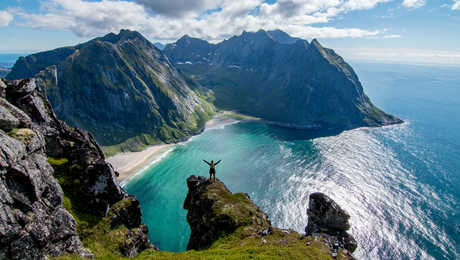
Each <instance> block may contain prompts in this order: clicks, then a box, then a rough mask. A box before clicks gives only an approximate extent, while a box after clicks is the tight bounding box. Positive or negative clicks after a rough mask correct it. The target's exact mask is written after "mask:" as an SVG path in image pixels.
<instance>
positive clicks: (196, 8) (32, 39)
mask: <svg viewBox="0 0 460 260" xmlns="http://www.w3.org/2000/svg"><path fill="white" fill-rule="evenodd" d="M120 29H132V30H137V31H139V32H141V33H142V34H143V35H144V36H145V37H146V38H148V39H149V40H150V41H152V42H157V41H159V42H162V43H169V42H173V41H175V40H177V39H178V38H180V37H181V36H183V35H185V34H188V35H189V36H192V37H198V38H202V39H205V40H208V41H210V42H213V43H217V42H219V41H222V40H224V39H227V38H229V37H231V36H233V35H239V34H241V33H242V32H243V31H257V30H259V29H265V30H273V29H281V30H283V31H285V32H287V33H289V34H290V35H291V36H294V37H299V38H303V39H306V40H309V41H310V40H312V39H314V38H317V39H318V40H319V41H320V42H321V43H322V44H323V46H325V47H329V48H333V49H335V50H336V51H337V52H338V53H339V54H340V55H342V56H343V57H344V58H345V59H352V60H358V61H359V60H363V61H383V62H397V63H414V64H417V63H420V64H447V65H459V66H460V0H444V1H436V0H265V1H264V0H193V1H192V0H1V1H0V53H33V52H37V51H43V50H49V49H54V48H57V47H62V46H68V45H75V44H78V43H81V42H85V41H87V40H89V39H91V38H94V37H98V36H102V35H105V34H107V33H109V32H115V33H117V32H118V31H119V30H120Z"/></svg>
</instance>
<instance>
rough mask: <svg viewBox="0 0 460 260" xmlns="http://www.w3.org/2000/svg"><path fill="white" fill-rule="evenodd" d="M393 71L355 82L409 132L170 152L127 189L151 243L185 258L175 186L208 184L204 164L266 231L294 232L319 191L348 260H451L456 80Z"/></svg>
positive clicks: (228, 136) (232, 127) (298, 136)
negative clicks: (353, 247) (266, 222)
mask: <svg viewBox="0 0 460 260" xmlns="http://www.w3.org/2000/svg"><path fill="white" fill-rule="evenodd" d="M370 67H371V66H367V65H366V66H365V68H366V69H368V68H370ZM384 69H385V68H384ZM397 70H398V71H396V72H391V73H390V72H387V73H386V74H385V73H384V74H382V73H381V71H382V68H380V67H379V68H378V69H377V70H376V71H370V72H367V74H366V73H362V72H361V74H360V76H361V75H364V76H365V77H364V81H366V80H372V81H371V82H373V83H374V85H372V84H369V83H368V84H367V85H368V86H371V87H372V86H374V88H370V89H368V90H367V91H368V92H369V93H371V95H370V96H371V97H377V98H376V100H377V101H376V103H377V105H379V106H381V107H383V108H384V109H385V110H387V111H388V112H390V113H394V114H397V115H398V116H400V117H402V118H403V119H404V120H405V121H406V122H409V123H405V124H402V125H398V126H391V127H381V128H360V129H355V130H350V131H345V132H342V133H338V134H333V135H330V134H328V135H325V137H321V136H320V135H319V136H316V135H311V133H306V132H304V131H296V130H289V129H283V128H279V127H276V126H269V125H265V124H256V123H247V122H246V123H245V122H240V123H235V124H229V125H226V126H225V127H215V128H213V129H212V130H210V131H205V132H204V133H203V134H202V135H199V136H196V137H194V138H193V139H191V140H190V141H188V142H186V143H184V144H181V145H177V146H175V149H174V150H173V151H170V153H168V154H167V156H165V157H164V158H163V159H162V160H161V161H159V162H157V163H155V164H153V165H152V166H151V167H150V168H148V169H147V170H146V171H145V172H144V173H142V174H141V175H139V176H137V177H136V178H133V179H132V180H130V181H129V182H128V183H127V184H126V185H125V188H126V189H127V191H128V192H129V193H131V194H134V195H136V196H137V197H138V199H139V200H140V203H141V208H142V212H143V221H144V223H146V224H147V226H148V227H149V230H150V231H149V238H150V240H151V241H152V242H153V243H154V244H155V245H157V246H159V248H160V249H162V250H170V251H182V250H185V248H186V244H187V241H188V238H189V235H190V228H189V226H188V224H187V222H186V211H185V210H184V209H183V208H182V205H183V201H184V199H185V196H186V193H187V187H186V184H185V179H186V178H187V177H188V176H189V175H191V174H195V175H204V176H207V171H208V168H207V165H205V164H204V163H202V161H201V160H202V159H209V160H210V159H214V160H216V159H222V163H221V164H219V166H218V167H217V177H218V178H220V179H221V180H223V181H224V182H225V183H226V185H227V186H228V187H229V188H230V189H231V190H232V191H233V192H246V193H248V194H249V195H250V196H251V198H252V199H253V200H254V202H255V203H256V204H257V205H259V206H260V207H261V209H262V210H263V211H265V212H266V213H267V214H268V215H269V217H270V219H271V220H272V222H273V224H274V225H275V226H278V227H282V228H293V229H295V230H296V231H298V232H303V229H304V228H305V226H306V224H307V215H306V208H307V206H308V197H309V195H310V194H311V193H312V192H317V191H320V192H324V193H326V194H327V195H329V196H331V197H332V198H333V199H334V200H335V201H336V202H337V203H338V204H339V205H341V206H342V207H343V208H344V209H345V210H346V211H347V212H348V213H349V214H350V215H351V218H350V221H351V231H350V232H351V233H352V234H353V236H355V238H356V239H357V241H358V245H359V246H358V249H357V251H356V252H355V256H356V257H357V258H360V259H460V253H459V249H458V248H460V242H459V241H460V215H459V213H460V208H459V203H458V201H459V198H460V188H459V183H460V174H459V173H460V101H459V100H458V96H460V87H459V86H460V85H458V82H460V76H458V75H460V74H459V73H458V71H457V70H454V71H453V72H452V71H450V70H446V71H442V73H444V74H443V75H447V76H446V77H445V78H446V79H447V80H444V81H442V82H441V83H440V82H439V81H434V80H430V79H431V78H430V77H432V78H433V79H436V80H437V79H438V78H439V77H438V75H437V74H433V75H431V74H430V73H433V71H435V70H428V69H422V71H421V72H418V70H415V71H416V72H417V73H416V74H414V75H412V74H411V73H415V72H413V71H412V70H411V71H409V72H404V73H402V72H399V70H400V71H403V70H402V69H401V68H397ZM401 73H402V74H401ZM382 75H383V76H382ZM430 75H431V76H430ZM366 76H367V77H366ZM379 77H380V78H379ZM401 80H404V81H401ZM406 81H407V82H406ZM433 82H435V83H433ZM433 84H436V85H433ZM389 86H391V87H392V89H391V91H388V88H389ZM433 88H436V90H437V93H436V95H433V94H432V92H431V91H432V89H433ZM388 93H391V95H390V94H388ZM395 96H397V97H398V98H395ZM440 96H441V97H443V98H440ZM385 97H388V100H389V101H387V99H385ZM441 100H442V101H444V103H443V102H441ZM374 102H375V100H374Z"/></svg>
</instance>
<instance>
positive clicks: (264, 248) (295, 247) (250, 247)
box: [48, 158, 331, 259]
mask: <svg viewBox="0 0 460 260" xmlns="http://www.w3.org/2000/svg"><path fill="white" fill-rule="evenodd" d="M48 162H49V163H50V164H51V165H52V166H53V168H54V169H55V173H54V176H55V178H56V179H57V180H58V181H59V183H60V184H61V186H62V188H63V190H64V208H65V209H67V210H68V211H69V212H70V213H71V214H72V216H73V217H74V218H75V220H76V222H77V232H78V234H79V237H80V239H81V240H82V242H83V245H84V246H85V247H87V248H89V249H90V250H91V252H93V254H94V256H95V258H96V259H250V258H252V259H331V257H330V255H329V254H328V252H329V250H328V249H327V247H326V246H325V245H324V244H323V243H321V242H320V241H314V240H313V238H312V237H306V238H305V237H303V236H302V235H300V234H298V233H297V232H294V231H283V230H280V229H276V228H275V229H274V232H273V234H271V235H268V236H265V237H264V238H263V239H262V238H261V237H260V236H247V234H246V230H247V229H248V228H251V226H250V225H251V224H249V223H250V221H246V219H245V218H244V215H245V214H242V215H241V216H237V218H239V219H240V220H241V223H248V224H249V225H246V226H242V227H240V228H238V229H236V230H235V231H234V232H232V233H230V234H223V235H222V236H221V238H220V239H218V240H217V241H215V242H214V243H213V244H212V245H211V246H210V247H209V248H207V249H205V250H200V251H195V250H190V251H186V252H181V253H173V252H165V251H154V250H145V251H144V252H142V253H141V254H140V255H138V256H137V257H135V258H126V257H122V256H121V254H120V253H119V248H120V246H122V245H123V244H124V243H129V241H124V237H125V236H124V234H125V233H126V232H128V231H129V230H128V228H126V227H125V226H124V225H121V226H119V227H117V228H116V229H111V228H110V223H109V220H110V218H111V216H112V214H113V213H112V210H114V209H116V208H117V207H125V206H126V205H124V204H126V203H130V202H129V201H124V200H123V201H120V202H118V203H117V204H115V205H114V206H112V209H111V210H110V211H109V213H108V215H107V216H106V217H103V218H101V217H96V216H94V215H91V214H86V213H82V212H80V211H79V210H78V208H79V206H78V203H77V202H78V198H76V197H75V194H74V192H73V190H72V184H73V183H74V182H75V181H78V180H73V179H71V178H69V177H66V176H68V175H67V174H66V172H67V171H69V167H72V166H71V165H70V163H69V162H68V160H67V159H65V158H61V159H55V158H49V159H48ZM210 192H212V193H214V195H213V196H219V197H220V198H222V203H219V204H220V205H222V207H217V208H215V210H216V211H221V210H222V209H224V208H225V206H226V205H230V204H242V205H240V206H241V207H240V208H242V209H245V211H246V209H247V208H248V207H250V206H251V205H252V207H254V204H252V203H250V204H251V205H249V199H248V198H247V197H246V196H244V195H243V194H242V193H236V194H231V193H229V194H227V193H225V194H223V193H222V192H221V191H220V190H210ZM307 242H310V245H309V246H307V245H306V243H307ZM57 259H79V257H77V256H75V255H73V256H62V257H58V258H57Z"/></svg>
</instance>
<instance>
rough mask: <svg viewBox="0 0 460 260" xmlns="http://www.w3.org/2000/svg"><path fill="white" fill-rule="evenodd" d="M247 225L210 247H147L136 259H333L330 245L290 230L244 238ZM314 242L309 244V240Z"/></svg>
mask: <svg viewBox="0 0 460 260" xmlns="http://www.w3.org/2000/svg"><path fill="white" fill-rule="evenodd" d="M243 229H244V228H239V229H237V230H236V231H235V232H233V233H232V234H230V235H227V236H224V237H222V238H221V239H219V240H218V241H216V242H214V244H213V245H211V247H210V248H209V249H206V250H199V251H196V250H189V251H186V252H181V253H172V252H153V251H145V252H143V253H141V254H140V255H139V256H138V257H137V258H136V259H232V260H233V259H235V260H236V259H332V258H331V257H330V255H329V254H328V252H329V249H328V248H327V247H326V246H325V245H324V244H323V243H322V242H321V241H315V240H314V239H313V238H312V237H306V238H303V237H302V236H301V235H300V234H298V233H296V232H294V231H289V233H287V234H286V233H284V232H283V231H281V230H280V229H275V230H274V232H273V234H271V235H268V236H265V237H263V239H264V240H265V242H263V240H262V237H260V236H250V237H246V238H241V234H242V233H243ZM307 242H310V245H309V246H307V245H306V243H307Z"/></svg>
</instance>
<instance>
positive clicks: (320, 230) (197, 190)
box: [184, 176, 356, 259]
mask: <svg viewBox="0 0 460 260" xmlns="http://www.w3.org/2000/svg"><path fill="white" fill-rule="evenodd" d="M187 185H188V189H189V191H188V194H187V198H186V199H185V202H184V208H185V209H187V210H188V213H187V221H188V223H189V225H190V228H191V229H192V233H191V236H190V240H189V244H188V246H187V248H188V249H195V250H199V251H198V252H197V255H199V256H202V257H204V256H206V257H207V256H209V257H217V258H219V257H228V258H231V259H243V258H245V257H246V258H248V257H250V258H264V257H265V258H270V257H272V258H273V257H275V258H280V259H283V258H284V259H285V258H289V259H330V258H331V257H334V258H335V257H338V256H340V257H341V259H353V256H352V255H351V253H352V252H353V251H354V250H355V249H356V242H355V241H354V239H353V237H352V236H351V235H349V234H347V233H346V232H345V230H346V229H348V228H349V224H348V218H349V216H348V215H347V214H346V213H345V212H344V211H343V210H341V209H340V207H339V206H338V205H337V204H335V202H334V201H332V200H331V199H330V198H328V197H327V196H325V195H323V194H318V193H315V194H312V195H311V197H310V205H309V210H308V212H309V213H308V214H309V216H310V218H309V221H308V226H307V227H306V230H307V234H306V235H301V234H299V233H297V232H295V231H293V230H284V229H279V228H276V227H273V226H272V225H271V223H270V220H269V219H268V217H267V215H266V214H265V213H264V212H262V211H261V210H260V209H259V208H258V207H257V206H256V205H255V204H254V203H253V202H252V201H251V199H250V198H249V196H248V195H247V194H244V193H236V194H232V193H231V192H230V191H229V190H228V189H227V187H226V186H225V185H224V183H222V182H221V181H219V180H217V181H215V182H210V181H209V180H208V179H206V178H204V177H195V176H190V177H189V178H188V179H187ZM323 198H324V199H323ZM326 198H327V199H326ZM326 232H327V233H326ZM192 252H193V251H192ZM188 256H190V257H192V256H195V254H194V253H190V254H188Z"/></svg>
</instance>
